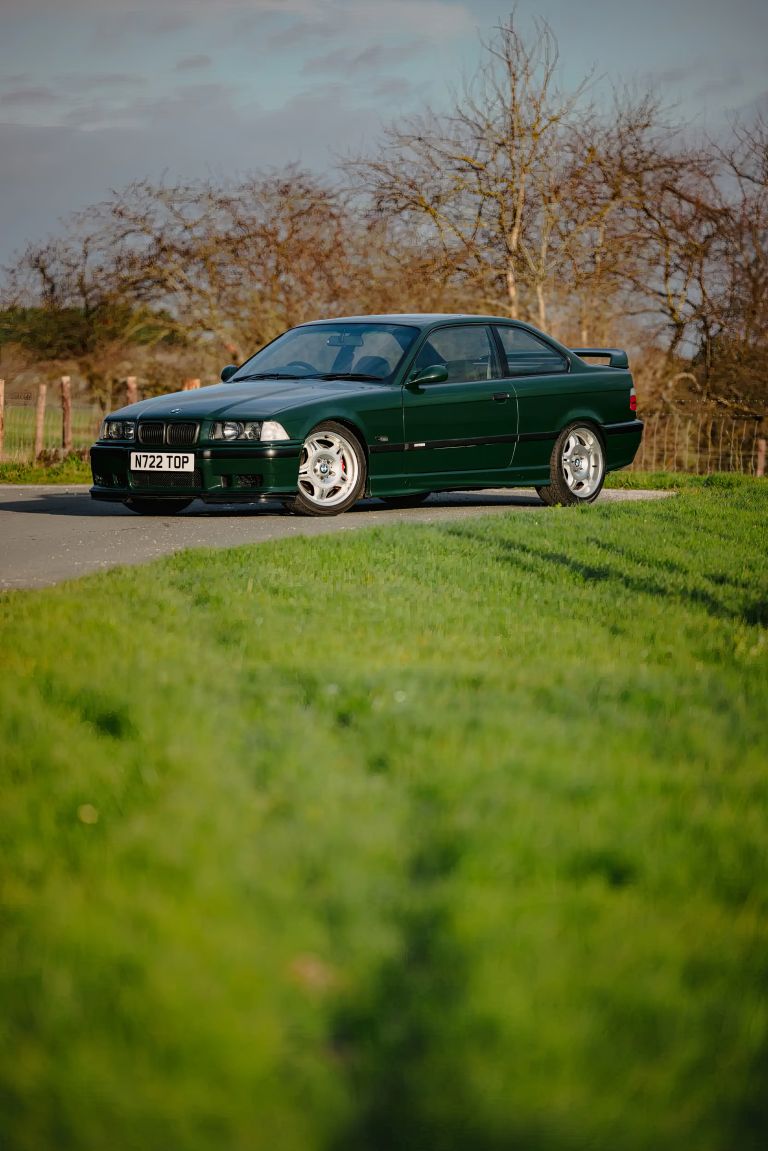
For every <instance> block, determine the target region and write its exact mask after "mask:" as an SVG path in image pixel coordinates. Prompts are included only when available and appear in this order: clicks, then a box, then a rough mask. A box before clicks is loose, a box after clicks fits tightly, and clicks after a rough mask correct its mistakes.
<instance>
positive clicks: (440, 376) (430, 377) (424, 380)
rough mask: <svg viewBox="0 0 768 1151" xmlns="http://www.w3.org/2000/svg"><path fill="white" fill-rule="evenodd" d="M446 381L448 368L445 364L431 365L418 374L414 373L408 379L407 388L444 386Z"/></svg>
mask: <svg viewBox="0 0 768 1151" xmlns="http://www.w3.org/2000/svg"><path fill="white" fill-rule="evenodd" d="M447 379H448V368H447V367H446V366H445V364H432V365H431V366H430V367H428V368H423V369H422V370H421V371H420V372H414V374H413V375H412V376H410V377H409V379H408V386H409V387H418V386H419V385H420V384H444V383H445V381H446V380H447Z"/></svg>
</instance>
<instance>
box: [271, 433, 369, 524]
mask: <svg viewBox="0 0 768 1151" xmlns="http://www.w3.org/2000/svg"><path fill="white" fill-rule="evenodd" d="M298 488H299V490H298V494H297V495H296V496H295V497H294V499H293V501H292V502H291V504H290V505H289V506H290V507H291V509H292V510H293V511H294V512H298V514H299V515H304V516H337V515H339V514H340V513H341V512H346V511H348V510H349V508H351V507H352V505H353V504H354V503H355V502H356V501H357V500H358V499H359V498H360V496H361V495H362V493H363V490H364V488H365V453H364V451H363V448H362V446H361V444H360V441H359V440H358V438H357V436H356V435H355V434H354V433H353V432H351V431H350V430H349V428H345V427H344V425H343V424H337V423H336V422H335V421H334V420H327V421H326V422H325V423H323V424H319V425H318V426H317V427H316V428H315V429H314V431H311V432H310V433H309V435H308V436H307V438H306V440H305V441H304V445H303V447H302V449H301V456H300V458H299V477H298Z"/></svg>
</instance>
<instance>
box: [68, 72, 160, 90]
mask: <svg viewBox="0 0 768 1151" xmlns="http://www.w3.org/2000/svg"><path fill="white" fill-rule="evenodd" d="M55 79H56V84H57V85H58V86H60V87H61V88H62V90H63V91H65V92H71V93H74V94H78V93H81V92H90V91H92V90H93V89H94V88H95V89H96V90H97V91H99V90H103V89H105V88H136V87H138V86H139V85H143V84H145V83H146V77H145V76H141V75H139V74H137V73H135V72H94V73H93V74H91V75H88V74H86V75H82V76H81V75H75V74H71V73H66V74H65V75H62V76H57V77H56V78H55Z"/></svg>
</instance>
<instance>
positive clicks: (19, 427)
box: [3, 403, 103, 462]
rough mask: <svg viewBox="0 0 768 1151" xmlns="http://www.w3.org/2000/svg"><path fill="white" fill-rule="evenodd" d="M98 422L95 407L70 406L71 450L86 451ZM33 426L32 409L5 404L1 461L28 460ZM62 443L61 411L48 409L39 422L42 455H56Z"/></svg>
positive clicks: (89, 405)
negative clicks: (41, 427) (41, 431)
mask: <svg viewBox="0 0 768 1151" xmlns="http://www.w3.org/2000/svg"><path fill="white" fill-rule="evenodd" d="M102 419H103V416H102V412H101V408H100V407H99V406H98V404H77V403H75V404H73V405H72V448H73V450H75V451H77V450H81V449H82V448H87V447H90V445H91V444H92V443H93V441H94V440H95V439H96V438H97V436H98V434H99V426H100V424H101V420H102ZM35 424H36V413H35V408H34V406H27V405H26V404H6V407H5V435H4V437H3V439H4V443H3V459H5V460H11V461H19V462H21V461H25V460H31V459H32V456H33V455H34V449H35ZM62 439H63V436H62V414H61V409H60V408H59V407H57V406H54V405H50V406H48V407H46V409H45V416H44V419H43V436H42V448H43V451H44V452H55V451H58V450H59V449H60V448H61V446H62Z"/></svg>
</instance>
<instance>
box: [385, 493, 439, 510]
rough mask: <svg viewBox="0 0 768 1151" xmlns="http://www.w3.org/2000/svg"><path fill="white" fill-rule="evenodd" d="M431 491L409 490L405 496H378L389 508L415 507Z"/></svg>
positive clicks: (427, 496) (427, 497) (426, 497)
mask: <svg viewBox="0 0 768 1151" xmlns="http://www.w3.org/2000/svg"><path fill="white" fill-rule="evenodd" d="M431 495H432V492H409V493H408V495H407V496H380V497H379V498H380V499H381V500H382V501H383V502H384V503H385V504H387V505H388V507H390V508H417V507H418V506H419V504H423V503H424V500H428V499H429V497H430V496H431Z"/></svg>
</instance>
